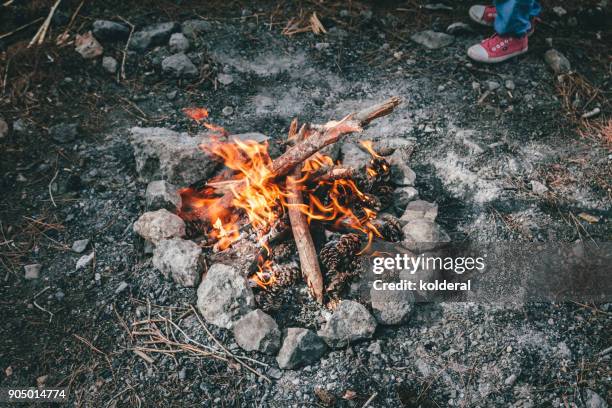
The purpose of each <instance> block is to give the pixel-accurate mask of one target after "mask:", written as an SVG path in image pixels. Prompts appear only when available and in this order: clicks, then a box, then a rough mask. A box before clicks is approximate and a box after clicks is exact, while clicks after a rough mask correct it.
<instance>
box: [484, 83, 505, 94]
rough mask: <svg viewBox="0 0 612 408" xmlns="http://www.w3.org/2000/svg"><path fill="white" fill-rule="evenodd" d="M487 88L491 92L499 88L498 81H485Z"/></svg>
mask: <svg viewBox="0 0 612 408" xmlns="http://www.w3.org/2000/svg"><path fill="white" fill-rule="evenodd" d="M486 84H487V89H488V90H489V91H491V92H493V91H496V90H498V89H499V88H501V85H500V83H499V82H497V81H487V82H486Z"/></svg>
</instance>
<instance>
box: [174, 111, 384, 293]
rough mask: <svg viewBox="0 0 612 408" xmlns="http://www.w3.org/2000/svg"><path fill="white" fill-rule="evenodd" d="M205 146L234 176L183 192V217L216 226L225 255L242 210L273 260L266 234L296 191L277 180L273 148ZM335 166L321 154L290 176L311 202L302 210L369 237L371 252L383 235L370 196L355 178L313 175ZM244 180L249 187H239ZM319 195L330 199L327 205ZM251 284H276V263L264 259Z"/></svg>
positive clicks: (239, 143)
mask: <svg viewBox="0 0 612 408" xmlns="http://www.w3.org/2000/svg"><path fill="white" fill-rule="evenodd" d="M184 112H185V113H186V114H187V115H188V116H189V117H191V118H192V119H194V120H196V121H198V122H199V121H202V120H203V119H205V118H207V117H208V111H207V110H206V109H202V108H195V109H185V110H184ZM204 126H206V127H207V128H209V129H212V130H215V131H219V132H221V133H222V134H227V132H226V131H225V129H223V128H221V127H218V126H216V125H212V124H210V123H204ZM292 128H297V123H295V125H294V124H292ZM294 130H295V129H294ZM362 145H363V146H364V147H365V148H366V149H367V150H368V151H369V152H370V154H371V155H372V156H373V157H374V158H379V157H380V156H379V155H378V154H377V153H376V152H375V151H374V150H373V149H372V143H371V142H362ZM200 148H201V149H203V150H205V151H207V152H208V153H210V154H212V155H214V156H216V157H218V158H220V159H221V160H222V161H223V163H224V164H225V166H226V167H227V168H228V169H230V170H232V172H229V173H230V174H229V177H230V178H229V180H228V179H227V177H224V179H223V180H221V181H216V182H215V183H211V186H208V187H206V188H204V189H202V190H199V191H196V190H193V189H189V188H187V189H183V190H181V196H182V197H183V210H182V211H181V216H182V217H183V218H188V219H204V220H205V221H207V222H208V224H209V225H210V227H211V230H210V232H209V235H210V236H211V237H212V238H214V239H216V244H215V248H216V249H217V250H221V251H222V250H224V249H227V248H228V247H230V246H231V245H232V243H234V242H235V241H236V240H238V239H239V237H240V225H239V215H237V212H236V211H235V209H241V210H242V212H243V213H244V214H245V215H246V217H247V218H248V221H249V223H250V225H251V226H252V227H253V228H254V229H255V231H256V232H257V234H258V237H259V241H260V243H261V245H262V246H263V247H264V248H265V249H266V252H267V256H268V258H269V257H270V255H271V250H270V247H269V246H268V245H267V243H266V242H265V240H264V235H265V234H266V233H267V232H268V231H269V230H270V228H271V227H272V226H273V225H274V223H275V222H276V221H277V220H278V219H279V217H281V216H282V215H283V213H284V212H285V211H286V209H288V208H289V206H290V204H289V203H288V200H287V198H288V197H289V196H290V194H291V193H290V192H289V191H288V190H287V187H286V186H285V183H284V182H282V180H280V181H279V180H277V174H275V173H274V172H273V171H272V170H271V168H272V159H271V158H270V155H269V153H268V144H267V143H258V142H255V141H253V140H238V139H236V140H228V141H226V140H223V141H221V140H220V138H218V137H217V138H214V140H213V141H212V142H209V143H207V144H206V145H201V146H200ZM333 165H334V161H333V160H332V159H331V157H329V156H326V155H324V154H321V153H315V154H314V155H312V156H311V157H310V158H309V159H308V160H306V161H305V162H304V164H303V166H302V169H301V170H302V176H301V177H300V178H299V179H297V180H296V179H290V178H289V177H288V182H291V183H293V184H294V185H297V186H298V189H299V190H300V191H302V192H303V193H304V196H305V198H307V200H306V202H307V203H306V204H304V205H300V206H299V210H300V211H301V212H302V213H303V214H305V215H306V216H307V219H308V222H311V221H312V220H316V221H320V222H324V223H327V224H331V225H332V226H334V227H336V228H339V229H343V230H346V229H350V230H355V231H359V232H361V233H363V234H364V235H366V236H367V239H368V244H367V245H366V247H365V248H364V249H363V250H362V252H363V251H365V250H367V249H368V247H369V245H370V243H371V241H372V239H373V238H374V237H375V236H376V237H381V234H380V232H379V231H378V230H377V229H376V227H375V226H374V224H373V223H372V220H373V219H374V218H375V217H376V212H375V211H374V210H372V209H370V208H368V207H367V203H368V196H367V195H366V194H364V193H363V192H362V191H360V190H359V188H358V187H357V185H356V184H355V182H354V181H353V180H350V179H337V180H333V181H324V180H316V179H315V178H314V177H313V175H314V173H316V172H317V171H319V170H321V169H326V168H328V167H331V166H333ZM226 176H227V173H226ZM238 182H240V184H241V186H242V187H243V188H240V189H237V188H236V185H237V184H238ZM313 182H314V186H312V184H313ZM215 184H216V185H217V186H221V185H223V186H224V187H225V188H229V191H231V192H232V194H233V200H232V203H231V208H226V207H224V206H223V205H222V204H221V201H220V197H219V196H218V193H217V192H216V187H213V186H214V185H215ZM287 184H289V183H287ZM308 186H310V187H308ZM319 197H325V200H324V201H325V202H322V201H321V199H319ZM355 204H359V209H358V210H354V209H353V208H352V207H353V206H354V205H355ZM204 209H205V211H204ZM232 210H234V211H232ZM251 280H252V282H254V283H255V284H256V285H257V286H259V287H262V288H265V287H267V286H269V285H271V284H273V283H274V282H275V280H276V278H275V276H274V271H273V265H272V262H271V261H270V260H269V259H267V260H266V259H264V258H263V257H260V259H259V262H258V271H257V272H256V273H255V275H253V276H252V277H251Z"/></svg>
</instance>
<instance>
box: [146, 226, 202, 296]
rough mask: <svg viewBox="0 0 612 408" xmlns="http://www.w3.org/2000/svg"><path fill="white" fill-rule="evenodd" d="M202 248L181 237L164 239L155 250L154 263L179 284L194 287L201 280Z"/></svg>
mask: <svg viewBox="0 0 612 408" xmlns="http://www.w3.org/2000/svg"><path fill="white" fill-rule="evenodd" d="M201 253H202V248H200V247H199V246H198V244H196V243H195V242H193V241H188V240H184V239H181V238H172V239H164V240H161V241H159V242H158V243H157V245H156V247H155V250H154V251H153V265H154V266H155V267H156V268H157V269H158V270H159V271H160V272H161V273H163V274H164V275H165V276H166V277H167V278H168V277H172V279H173V280H174V281H175V282H176V283H178V284H179V285H182V286H185V287H194V286H196V285H197V284H198V283H199V282H200V273H201V272H202V264H201V263H200V254H201Z"/></svg>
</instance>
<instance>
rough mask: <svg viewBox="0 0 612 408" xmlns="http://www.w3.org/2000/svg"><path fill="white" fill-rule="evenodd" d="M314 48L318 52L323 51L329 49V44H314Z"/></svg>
mask: <svg viewBox="0 0 612 408" xmlns="http://www.w3.org/2000/svg"><path fill="white" fill-rule="evenodd" d="M315 48H316V49H317V50H318V51H323V50H326V49H328V48H329V43H328V42H320V43H316V44H315Z"/></svg>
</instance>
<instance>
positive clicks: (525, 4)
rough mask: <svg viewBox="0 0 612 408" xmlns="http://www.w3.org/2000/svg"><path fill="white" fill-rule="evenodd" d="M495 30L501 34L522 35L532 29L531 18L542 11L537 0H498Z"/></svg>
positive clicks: (496, 2)
mask: <svg viewBox="0 0 612 408" xmlns="http://www.w3.org/2000/svg"><path fill="white" fill-rule="evenodd" d="M495 8H496V9H497V17H496V18H495V24H494V27H495V31H496V32H497V34H499V35H512V36H517V37H522V36H524V35H525V34H527V32H528V31H529V30H530V29H531V22H530V19H531V17H533V16H536V15H537V14H539V13H540V5H539V4H538V3H537V1H536V0H496V1H495Z"/></svg>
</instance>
